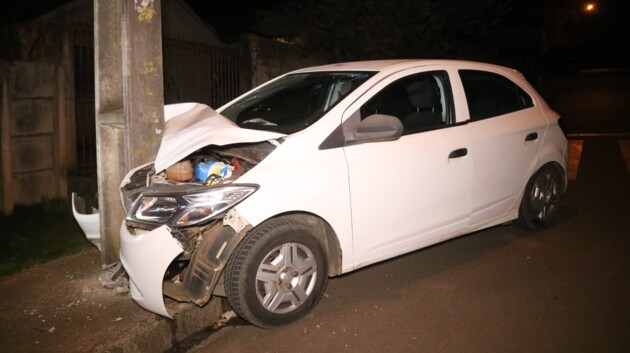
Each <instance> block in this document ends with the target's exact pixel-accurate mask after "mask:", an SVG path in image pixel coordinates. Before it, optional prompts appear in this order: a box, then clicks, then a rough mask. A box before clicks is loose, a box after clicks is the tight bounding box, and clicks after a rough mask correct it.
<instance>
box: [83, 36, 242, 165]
mask: <svg viewBox="0 0 630 353" xmlns="http://www.w3.org/2000/svg"><path fill="white" fill-rule="evenodd" d="M162 47H163V53H162V55H163V72H164V102H165V104H171V103H183V102H198V103H205V104H207V105H209V106H210V107H212V108H218V107H219V106H221V105H223V104H224V103H227V102H228V101H230V100H231V99H233V98H235V97H236V96H238V95H239V94H240V93H241V87H240V84H239V82H240V78H239V77H240V67H241V65H240V53H239V48H231V47H212V46H206V45H201V44H195V43H191V42H186V41H179V40H169V39H165V40H164V42H163V46H162ZM74 87H75V121H76V123H75V126H76V142H77V146H76V153H77V165H78V168H79V169H93V168H95V167H96V125H95V116H96V113H95V107H94V101H95V100H94V98H95V96H94V34H93V30H92V28H91V27H89V26H76V27H75V30H74Z"/></svg>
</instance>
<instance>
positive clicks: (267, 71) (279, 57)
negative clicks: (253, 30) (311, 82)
mask: <svg viewBox="0 0 630 353" xmlns="http://www.w3.org/2000/svg"><path fill="white" fill-rule="evenodd" d="M241 48H242V50H243V64H242V65H243V70H242V77H241V87H243V88H244V89H246V90H247V89H249V88H253V87H256V86H258V85H260V84H262V83H265V82H267V81H269V80H270V79H272V78H274V77H277V76H279V75H282V74H284V73H287V72H289V71H292V70H296V69H301V68H304V67H308V66H314V65H322V64H326V63H328V61H327V60H326V59H325V58H324V56H321V55H317V54H306V53H304V52H303V51H302V50H301V49H300V48H299V47H297V46H295V45H291V44H287V43H281V42H277V41H274V40H271V39H266V38H261V37H258V36H257V35H255V34H247V35H244V36H243V37H242V38H241Z"/></svg>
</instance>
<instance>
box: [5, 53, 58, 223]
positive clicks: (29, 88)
mask: <svg viewBox="0 0 630 353" xmlns="http://www.w3.org/2000/svg"><path fill="white" fill-rule="evenodd" d="M0 77H2V78H3V80H2V81H3V84H2V86H3V89H2V100H1V101H2V107H1V110H0V112H2V114H1V115H0V121H1V124H0V126H1V132H0V134H1V137H2V141H1V142H2V153H1V155H2V173H1V174H2V175H3V177H2V189H3V192H2V211H3V212H5V213H11V212H12V210H13V206H14V205H15V204H33V203H37V202H40V201H41V200H42V198H43V197H66V196H67V195H66V193H67V182H66V171H65V167H64V166H63V163H62V161H63V155H64V151H63V148H62V143H63V139H64V135H65V134H64V119H63V114H60V113H61V112H63V111H64V110H65V104H64V103H65V102H64V100H65V99H64V98H63V94H62V93H60V92H61V91H62V90H61V89H60V88H61V87H63V85H64V81H65V80H64V77H63V72H62V71H61V70H60V69H59V68H58V67H57V66H55V65H52V64H47V63H32V62H12V63H3V64H2V65H0Z"/></svg>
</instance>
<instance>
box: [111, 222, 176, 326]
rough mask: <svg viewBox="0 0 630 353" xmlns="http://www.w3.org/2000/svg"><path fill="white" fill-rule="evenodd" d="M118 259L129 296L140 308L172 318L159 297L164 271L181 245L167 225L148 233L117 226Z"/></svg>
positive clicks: (160, 295)
mask: <svg viewBox="0 0 630 353" xmlns="http://www.w3.org/2000/svg"><path fill="white" fill-rule="evenodd" d="M120 241H121V245H120V261H121V263H122V265H123V266H124V267H125V270H126V271H127V274H128V275H129V290H130V292H131V297H132V298H133V300H135V301H136V303H138V304H139V305H140V306H141V307H143V308H145V309H147V310H149V311H152V312H154V313H156V314H160V315H162V316H166V317H169V318H172V317H173V312H169V310H168V309H167V308H166V306H165V305H164V298H163V297H162V288H163V283H162V281H163V279H164V272H166V269H167V268H168V266H169V264H170V263H171V262H172V261H173V260H174V259H175V258H176V257H177V256H178V255H179V254H181V253H182V247H181V245H180V244H179V243H178V242H177V240H175V238H173V236H172V235H171V232H170V229H169V228H168V227H167V226H161V227H158V228H156V229H154V230H152V231H150V232H144V233H141V234H131V233H130V232H129V231H128V230H127V227H126V226H125V225H124V224H123V225H122V226H121V227H120Z"/></svg>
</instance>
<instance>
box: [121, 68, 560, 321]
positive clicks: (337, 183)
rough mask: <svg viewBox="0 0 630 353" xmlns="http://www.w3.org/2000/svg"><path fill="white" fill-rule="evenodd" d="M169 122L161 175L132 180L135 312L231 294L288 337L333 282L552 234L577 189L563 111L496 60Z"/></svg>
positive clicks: (276, 90) (127, 184)
mask: <svg viewBox="0 0 630 353" xmlns="http://www.w3.org/2000/svg"><path fill="white" fill-rule="evenodd" d="M165 117H166V127H165V132H164V138H163V140H162V144H161V146H160V149H159V151H158V154H157V157H156V159H155V162H154V163H151V164H148V165H144V166H140V167H138V168H136V169H135V170H133V171H131V172H130V173H129V174H128V175H127V177H126V178H125V180H124V181H123V183H122V185H121V195H122V200H123V204H124V207H125V211H126V212H127V217H126V219H125V221H124V224H123V225H122V227H121V253H120V257H121V262H122V264H123V266H124V267H125V269H126V271H127V273H128V274H129V278H130V287H131V288H130V289H131V294H132V297H133V299H134V300H135V301H137V302H138V304H140V305H141V306H142V307H144V308H146V309H148V310H150V311H153V312H155V313H158V314H160V315H164V316H167V317H172V316H173V315H174V314H175V311H174V310H173V308H172V307H170V306H171V305H168V304H167V303H170V302H171V300H174V301H179V302H193V303H196V304H197V305H204V304H205V303H206V302H207V301H208V300H209V299H210V297H211V296H212V295H220V296H226V297H227V299H228V301H229V303H230V305H231V306H232V308H233V309H234V310H235V311H236V313H237V314H238V315H240V316H241V317H242V318H244V319H245V320H247V321H249V322H251V323H252V324H254V325H257V326H260V327H271V326H277V325H281V324H286V323H289V322H292V321H294V320H296V319H298V318H300V317H302V316H304V315H305V314H306V313H307V312H309V311H310V310H311V309H313V307H314V306H315V305H316V304H317V302H318V301H319V300H320V298H321V296H322V294H323V292H324V289H325V287H326V283H327V280H328V278H329V277H330V276H336V275H340V274H343V273H346V272H350V271H353V270H356V269H359V268H361V267H363V266H367V265H369V264H373V263H375V262H378V261H382V260H385V259H389V258H392V257H394V256H398V255H401V254H404V253H407V252H410V251H414V250H417V249H420V248H423V247H426V246H429V245H432V244H435V243H438V242H442V241H445V240H447V239H451V238H454V237H456V236H459V235H462V234H466V233H470V232H473V231H476V230H479V229H483V228H487V227H491V226H494V225H498V224H504V223H506V222H509V221H514V223H515V224H516V225H517V226H520V227H523V228H526V229H540V228H543V227H546V226H547V225H549V224H550V223H551V222H552V221H553V220H554V219H555V218H556V217H557V215H558V210H559V207H560V206H559V203H560V198H561V196H562V195H563V193H564V191H565V188H566V185H567V182H566V172H565V171H566V164H567V140H566V137H565V135H564V134H563V132H562V131H561V129H560V126H559V116H558V114H556V113H555V112H554V111H553V110H551V109H550V108H549V107H548V106H547V104H546V103H545V102H544V100H543V99H542V98H541V96H540V95H539V94H538V93H536V91H535V90H534V88H532V86H531V85H530V84H528V83H527V81H526V80H525V78H524V77H523V76H522V75H521V74H520V73H519V72H517V71H515V70H513V69H509V68H505V67H500V66H495V65H490V64H484V63H477V62H466V61H447V60H386V61H366V62H353V63H340V64H333V65H326V66H319V67H311V68H306V69H302V70H298V71H294V72H291V73H288V74H285V75H283V76H280V77H278V78H276V79H274V80H272V81H270V82H267V83H266V84H264V85H262V86H260V87H257V88H255V89H253V90H251V91H249V92H247V93H245V94H244V95H242V96H240V97H238V98H236V99H235V100H233V101H231V102H229V103H228V104H226V105H224V106H223V107H221V108H219V109H218V110H217V111H214V110H212V109H211V108H209V107H208V106H205V105H202V104H196V103H185V104H175V105H168V106H166V107H165ZM164 296H166V297H168V298H170V299H169V300H167V301H166V302H165V299H164Z"/></svg>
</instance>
